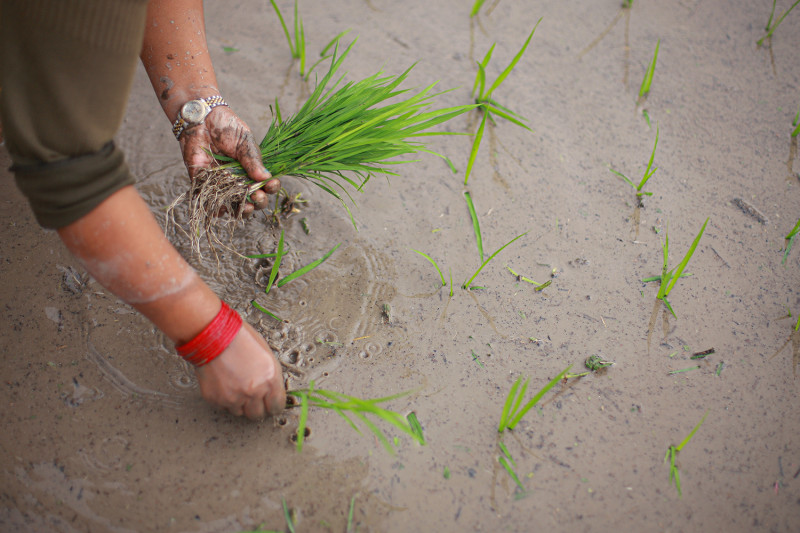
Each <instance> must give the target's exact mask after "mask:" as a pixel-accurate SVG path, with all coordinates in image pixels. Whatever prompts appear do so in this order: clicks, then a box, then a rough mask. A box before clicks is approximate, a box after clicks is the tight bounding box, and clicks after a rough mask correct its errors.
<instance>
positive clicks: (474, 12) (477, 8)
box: [469, 0, 486, 17]
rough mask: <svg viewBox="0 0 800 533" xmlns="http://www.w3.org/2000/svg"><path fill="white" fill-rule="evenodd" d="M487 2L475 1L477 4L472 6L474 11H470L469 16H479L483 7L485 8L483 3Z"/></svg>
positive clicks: (482, 0)
mask: <svg viewBox="0 0 800 533" xmlns="http://www.w3.org/2000/svg"><path fill="white" fill-rule="evenodd" d="M485 1H486V0H475V3H474V4H472V11H470V13H469V16H470V17H474V16H475V15H477V14H478V11H480V10H481V7H482V6H483V3H484V2H485Z"/></svg>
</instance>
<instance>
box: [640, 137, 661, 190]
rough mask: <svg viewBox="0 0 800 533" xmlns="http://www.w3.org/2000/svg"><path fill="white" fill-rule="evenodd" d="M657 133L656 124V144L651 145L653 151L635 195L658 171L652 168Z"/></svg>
mask: <svg viewBox="0 0 800 533" xmlns="http://www.w3.org/2000/svg"><path fill="white" fill-rule="evenodd" d="M659 131H660V129H659V126H658V124H656V142H655V143H653V151H652V152H651V153H650V160H649V161H648V162H647V168H645V169H644V175H643V176H642V180H641V181H640V182H639V185H638V186H637V187H636V192H637V193H638V192H641V190H642V187H644V184H645V183H647V180H649V179H650V178H651V177H652V176H653V174H655V173H656V170H658V167H656V168H653V161H654V160H655V158H656V147H657V146H658V135H659ZM643 194H647V193H643ZM650 194H652V193H650Z"/></svg>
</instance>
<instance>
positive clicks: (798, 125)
mask: <svg viewBox="0 0 800 533" xmlns="http://www.w3.org/2000/svg"><path fill="white" fill-rule="evenodd" d="M792 126H794V127H795V128H794V131H793V132H792V137H797V136H798V135H800V106H798V108H797V114H796V115H795V116H794V120H793V121H792Z"/></svg>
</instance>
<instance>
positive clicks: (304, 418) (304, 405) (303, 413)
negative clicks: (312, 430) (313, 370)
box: [297, 381, 314, 452]
mask: <svg viewBox="0 0 800 533" xmlns="http://www.w3.org/2000/svg"><path fill="white" fill-rule="evenodd" d="M313 388H314V382H313V381H312V382H311V383H310V384H309V386H308V390H309V391H310V390H312V389H313ZM297 397H298V398H299V399H300V417H299V421H298V423H297V451H298V452H301V451H303V439H304V438H305V435H306V424H307V422H308V393H307V392H306V391H298V394H297Z"/></svg>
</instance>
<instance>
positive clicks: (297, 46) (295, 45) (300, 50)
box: [269, 0, 306, 76]
mask: <svg viewBox="0 0 800 533" xmlns="http://www.w3.org/2000/svg"><path fill="white" fill-rule="evenodd" d="M269 2H270V3H271V4H272V7H273V9H275V13H277V15H278V19H279V20H280V22H281V27H282V28H283V33H284V35H286V41H287V42H288V43H289V50H290V51H291V53H292V58H294V59H299V60H300V76H305V70H306V36H305V30H304V29H303V19H302V18H300V16H299V14H298V12H297V0H294V42H292V38H291V36H290V35H289V29H288V28H287V27H286V21H285V20H284V19H283V15H282V14H281V10H280V9H278V4H276V3H275V0H269Z"/></svg>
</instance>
